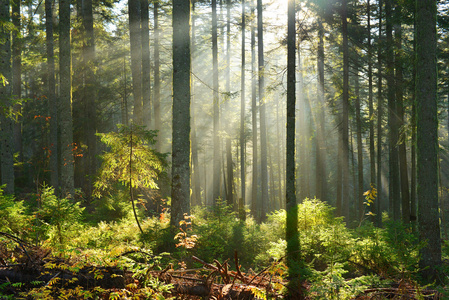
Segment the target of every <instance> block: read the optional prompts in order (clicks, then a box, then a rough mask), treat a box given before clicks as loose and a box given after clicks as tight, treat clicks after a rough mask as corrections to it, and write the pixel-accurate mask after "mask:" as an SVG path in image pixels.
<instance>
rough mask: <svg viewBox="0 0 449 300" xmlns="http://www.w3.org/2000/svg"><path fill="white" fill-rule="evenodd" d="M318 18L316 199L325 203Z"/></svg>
mask: <svg viewBox="0 0 449 300" xmlns="http://www.w3.org/2000/svg"><path fill="white" fill-rule="evenodd" d="M317 18H318V51H317V53H318V57H317V64H318V66H317V69H318V86H317V88H318V91H317V95H318V101H317V115H318V117H317V120H318V122H316V128H317V138H316V142H317V144H316V179H315V181H316V197H317V198H318V199H321V200H322V201H327V197H326V191H327V176H326V147H325V128H324V127H325V118H324V110H325V107H326V105H325V100H324V26H323V20H322V19H321V17H320V16H318V17H317Z"/></svg>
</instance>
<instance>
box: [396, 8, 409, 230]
mask: <svg viewBox="0 0 449 300" xmlns="http://www.w3.org/2000/svg"><path fill="white" fill-rule="evenodd" d="M395 13H396V14H397V15H396V20H400V19H401V8H400V6H397V7H396V10H395ZM394 32H395V40H396V48H397V50H396V56H395V65H396V66H395V67H396V84H395V86H396V104H397V114H398V117H397V119H398V128H401V127H402V126H403V125H404V99H403V98H404V96H403V94H404V93H403V91H402V89H403V75H402V69H403V67H402V60H403V59H404V58H403V55H402V28H401V24H396V25H395V31H394ZM406 141H407V138H406V132H405V130H403V131H402V137H401V139H400V141H399V146H398V147H399V149H398V152H399V153H398V155H399V171H400V179H401V180H400V182H401V204H402V222H403V223H404V224H408V223H409V222H410V192H409V189H408V188H409V184H408V169H407V149H406Z"/></svg>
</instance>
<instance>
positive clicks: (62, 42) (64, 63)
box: [59, 0, 74, 197]
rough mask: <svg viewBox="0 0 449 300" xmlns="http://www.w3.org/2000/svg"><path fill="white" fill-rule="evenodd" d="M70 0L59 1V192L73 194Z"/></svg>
mask: <svg viewBox="0 0 449 300" xmlns="http://www.w3.org/2000/svg"><path fill="white" fill-rule="evenodd" d="M71 67H72V63H71V51H70V1H68V0H60V1H59V80H60V83H59V86H60V87H59V90H60V92H59V93H60V97H59V116H60V119H59V120H60V128H61V168H60V170H61V178H60V185H61V192H62V195H63V197H66V196H69V197H72V196H73V194H74V168H73V159H74V158H73V151H72V150H73V144H72V143H73V124H72V75H71Z"/></svg>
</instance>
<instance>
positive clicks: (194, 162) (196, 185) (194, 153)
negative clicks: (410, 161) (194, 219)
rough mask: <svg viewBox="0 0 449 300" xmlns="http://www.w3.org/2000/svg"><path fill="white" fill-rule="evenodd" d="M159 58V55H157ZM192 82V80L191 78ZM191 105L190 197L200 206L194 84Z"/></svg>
mask: <svg viewBox="0 0 449 300" xmlns="http://www.w3.org/2000/svg"><path fill="white" fill-rule="evenodd" d="M195 2H196V0H193V1H192V42H191V48H190V49H191V56H192V57H194V56H195V51H196V39H195V37H196V36H195V31H196V27H195V20H196V16H195ZM158 56H159V54H158ZM191 67H192V73H194V72H193V64H192V66H191ZM192 81H193V78H192ZM190 89H191V95H192V96H191V102H192V103H191V105H190V109H191V110H192V118H191V120H190V124H191V126H192V132H191V135H192V141H191V143H192V173H193V180H192V190H193V193H192V196H191V204H192V205H201V188H200V186H201V185H200V166H199V161H198V140H197V132H196V126H195V106H196V105H195V97H194V95H195V92H194V84H193V82H192V85H191V88H190Z"/></svg>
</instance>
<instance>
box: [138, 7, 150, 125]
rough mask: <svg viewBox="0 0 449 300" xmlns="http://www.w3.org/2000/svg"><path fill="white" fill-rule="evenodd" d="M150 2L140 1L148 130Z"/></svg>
mask: <svg viewBox="0 0 449 300" xmlns="http://www.w3.org/2000/svg"><path fill="white" fill-rule="evenodd" d="M148 5H149V4H148V0H140V23H141V29H140V30H141V31H140V34H141V41H142V105H143V116H142V118H143V120H142V121H143V123H142V124H144V125H146V126H147V127H148V128H149V127H150V126H151V90H150V85H151V83H150V82H151V78H150V76H151V75H150V70H151V65H150V28H149V24H150V20H149V12H148Z"/></svg>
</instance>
